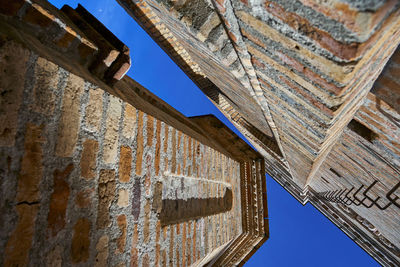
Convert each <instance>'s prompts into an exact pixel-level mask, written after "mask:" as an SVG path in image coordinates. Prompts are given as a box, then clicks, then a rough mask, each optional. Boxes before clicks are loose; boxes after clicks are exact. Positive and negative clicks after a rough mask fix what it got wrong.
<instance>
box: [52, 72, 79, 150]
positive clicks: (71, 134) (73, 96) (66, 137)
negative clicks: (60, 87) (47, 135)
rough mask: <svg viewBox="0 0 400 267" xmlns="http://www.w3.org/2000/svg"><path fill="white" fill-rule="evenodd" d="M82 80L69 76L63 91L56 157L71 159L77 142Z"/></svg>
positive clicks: (72, 75)
mask: <svg viewBox="0 0 400 267" xmlns="http://www.w3.org/2000/svg"><path fill="white" fill-rule="evenodd" d="M83 87H84V80H83V79H82V78H80V77H78V76H76V75H74V74H72V73H71V74H70V76H69V78H68V81H67V85H66V87H65V89H64V96H63V103H62V109H61V118H60V121H59V124H58V137H57V144H56V151H55V152H56V155H57V156H60V157H71V156H72V154H73V152H74V150H75V145H76V142H77V140H78V133H79V125H80V99H81V95H82V92H83Z"/></svg>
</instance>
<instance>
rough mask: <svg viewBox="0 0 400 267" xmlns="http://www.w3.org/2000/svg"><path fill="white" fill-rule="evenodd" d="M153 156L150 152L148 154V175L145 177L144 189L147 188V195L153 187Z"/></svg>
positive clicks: (146, 162)
mask: <svg viewBox="0 0 400 267" xmlns="http://www.w3.org/2000/svg"><path fill="white" fill-rule="evenodd" d="M152 162H153V161H152V156H151V154H150V153H148V154H147V155H146V161H145V164H146V176H145V178H144V189H145V190H146V195H147V196H148V195H149V194H150V189H151V178H152V172H151V166H152Z"/></svg>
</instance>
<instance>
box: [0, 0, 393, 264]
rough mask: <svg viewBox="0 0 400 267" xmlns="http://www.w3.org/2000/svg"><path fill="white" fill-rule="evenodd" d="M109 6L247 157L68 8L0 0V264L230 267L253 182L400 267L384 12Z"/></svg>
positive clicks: (260, 195) (358, 5)
mask: <svg viewBox="0 0 400 267" xmlns="http://www.w3.org/2000/svg"><path fill="white" fill-rule="evenodd" d="M118 2H119V3H120V4H121V5H122V6H123V7H124V8H125V10H126V11H127V12H128V13H129V14H130V15H131V16H132V17H133V18H134V19H135V20H136V21H137V22H138V23H139V24H140V25H141V26H142V27H143V28H144V29H145V30H146V31H147V32H148V34H149V35H150V36H151V37H152V38H153V39H154V40H155V41H156V42H157V43H158V44H159V45H160V47H162V48H163V49H164V50H165V52H166V53H167V54H168V55H169V56H170V57H171V58H172V59H173V60H174V61H175V62H176V64H178V65H179V66H180V67H181V69H182V70H183V71H184V72H185V73H186V74H187V75H188V77H190V78H191V79H192V80H193V81H194V82H195V83H196V85H197V86H198V87H199V88H200V89H201V90H202V91H203V92H204V93H205V94H206V95H207V96H208V97H209V99H210V100H211V101H212V102H213V103H214V104H215V105H216V106H217V107H218V108H219V109H220V110H221V112H222V113H223V114H224V115H225V116H226V117H227V118H228V119H230V120H231V121H232V123H233V124H234V125H235V126H236V127H237V129H238V130H239V131H240V132H242V133H243V135H244V136H245V137H246V138H247V139H248V140H249V141H250V142H251V143H252V144H253V146H254V147H255V148H256V149H257V151H254V150H253V149H252V148H251V147H250V146H248V145H247V144H246V143H245V142H244V141H242V140H240V139H239V138H238V137H237V136H236V135H234V134H233V133H232V132H231V131H230V130H228V129H227V128H226V127H225V126H223V125H222V124H221V122H219V121H218V120H217V119H216V118H214V117H212V116H202V117H194V118H186V117H184V116H183V115H182V114H180V113H178V112H177V111H175V110H174V109H173V108H171V107H170V106H168V105H167V104H166V103H165V102H163V101H162V100H160V99H159V98H157V97H156V96H154V95H153V94H151V93H150V92H149V91H147V90H146V89H145V88H143V87H142V86H140V85H139V84H138V83H137V82H135V81H134V80H132V79H131V78H129V77H127V76H125V73H126V72H127V70H128V69H129V67H130V57H129V49H128V48H127V47H126V46H125V45H124V44H123V43H121V42H120V41H119V40H118V39H117V38H116V37H115V36H114V35H113V34H112V33H111V32H109V31H108V30H107V29H106V28H105V27H104V26H103V25H102V24H101V23H99V22H98V21H97V20H96V19H95V18H94V17H93V16H92V15H91V14H90V13H88V12H87V11H86V10H85V9H84V8H83V7H81V6H78V7H77V8H75V9H73V8H71V7H69V6H64V7H63V8H62V9H61V10H58V9H56V8H55V7H53V6H52V5H51V4H49V3H48V2H47V1H45V0H0V97H1V98H0V178H1V179H0V183H1V194H0V214H1V216H2V217H1V220H0V252H1V253H0V255H1V258H0V265H4V266H27V265H29V266H43V265H46V264H47V265H49V266H69V265H72V264H76V265H88V266H92V265H96V266H105V265H108V266H128V265H130V266H189V265H193V266H204V265H210V266H236V265H243V264H244V262H246V260H247V259H248V258H249V257H250V256H251V255H252V254H253V253H254V252H255V250H256V249H257V248H259V246H261V244H262V243H263V242H265V241H266V239H267V238H268V235H269V233H268V215H267V206H266V188H265V177H264V174H265V172H267V173H269V174H270V175H271V176H272V177H273V178H274V179H275V180H277V181H278V182H279V183H280V184H281V185H282V186H283V187H284V188H285V189H286V190H287V191H288V192H289V193H290V194H292V195H293V196H294V197H295V198H296V199H298V200H299V201H300V202H301V203H303V204H305V203H307V202H310V203H311V204H312V205H314V206H315V207H316V208H317V209H319V210H320V211H321V212H322V213H323V214H324V215H326V216H327V217H328V218H329V219H330V220H331V221H332V222H333V223H335V224H336V225H337V226H338V227H339V228H340V229H342V230H343V231H344V232H345V233H346V234H347V235H348V236H349V237H350V238H352V239H353V240H354V241H355V242H356V243H357V244H358V245H360V246H361V247H362V248H363V249H364V250H365V251H366V252H368V253H369V254H370V255H371V256H372V257H374V258H375V259H376V260H377V261H378V262H379V263H380V264H382V265H384V266H400V227H399V225H400V197H399V196H400V128H399V126H400V115H399V113H400V91H399V90H400V49H399V48H397V47H398V45H399V43H400V2H399V1H398V0H387V1H384V0H368V1H365V0H352V1H350V0H327V1H319V0H290V1H286V0H271V1H267V0H175V1H173V0H118Z"/></svg>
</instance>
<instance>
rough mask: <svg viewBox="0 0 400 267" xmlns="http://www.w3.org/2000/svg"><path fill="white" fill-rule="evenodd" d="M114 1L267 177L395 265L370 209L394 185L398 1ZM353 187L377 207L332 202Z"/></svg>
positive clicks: (399, 258) (386, 219)
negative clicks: (252, 152) (233, 130)
mask: <svg viewBox="0 0 400 267" xmlns="http://www.w3.org/2000/svg"><path fill="white" fill-rule="evenodd" d="M118 2H119V3H120V4H121V5H122V6H123V7H124V8H125V9H126V10H128V12H129V13H130V15H131V16H132V17H133V18H134V19H135V20H136V21H137V22H138V23H139V24H140V25H141V26H142V27H143V28H144V29H145V30H146V31H147V32H148V33H149V35H150V36H151V37H152V38H153V39H154V40H155V41H156V42H157V43H158V44H159V45H160V46H161V47H162V48H163V49H164V51H166V52H167V53H168V54H169V55H170V57H171V58H172V59H173V60H174V61H175V62H176V63H177V64H178V65H179V66H180V67H181V68H182V69H183V70H184V71H185V73H186V74H187V75H188V76H189V77H190V78H191V79H192V80H193V81H194V83H196V85H198V87H199V88H200V89H201V90H202V91H203V92H204V93H205V94H206V95H207V96H208V97H209V98H210V99H211V100H212V101H213V102H214V104H215V105H216V106H217V107H218V108H219V109H220V111H221V112H222V113H223V114H224V115H225V116H226V117H227V118H228V119H230V120H231V122H232V123H233V125H235V126H236V127H237V129H238V130H239V131H240V132H241V133H242V134H243V135H244V136H245V137H246V138H247V139H248V140H249V141H250V142H251V143H252V145H253V146H254V147H255V148H256V149H257V150H258V151H259V152H260V153H261V154H262V155H263V157H264V158H265V162H266V166H267V168H266V171H267V172H268V173H269V174H270V175H271V176H272V177H273V178H275V179H276V180H277V181H278V182H279V183H280V184H281V185H282V186H283V187H285V189H286V190H287V191H289V192H290V193H291V194H292V195H293V196H294V197H295V198H297V199H298V200H299V201H300V202H301V203H302V204H305V203H307V202H308V201H310V202H311V203H312V204H313V205H315V206H316V207H317V208H318V209H319V210H320V211H321V212H322V213H323V214H325V215H326V216H327V217H328V218H330V219H331V220H332V221H333V222H334V223H335V224H337V225H338V226H339V227H340V229H342V230H343V231H344V232H345V233H346V234H347V235H348V236H350V237H351V238H352V239H354V241H355V242H356V243H357V244H359V245H360V246H361V247H362V248H363V249H364V250H365V251H367V252H368V253H369V254H371V256H373V257H374V258H375V259H376V260H377V261H378V262H379V263H380V264H382V265H384V266H397V265H399V264H400V254H399V253H398V252H399V251H400V249H399V248H400V243H399V237H400V233H399V231H398V227H396V225H399V221H398V219H397V218H399V216H398V215H399V212H398V208H397V207H396V206H395V205H394V204H390V206H388V208H386V209H384V210H381V209H380V208H379V207H381V208H382V207H384V206H385V205H387V204H388V203H390V201H389V198H388V197H387V194H388V192H389V190H390V189H392V188H394V187H395V186H396V185H397V184H398V182H399V179H398V177H399V175H400V172H399V169H398V166H399V162H398V161H399V160H398V159H399V151H400V150H399V149H400V146H399V142H398V140H399V123H398V121H399V118H398V117H399V108H398V107H399V90H398V88H399V86H400V81H399V79H398V77H399V71H400V69H399V52H398V51H399V50H398V48H397V46H398V45H399V43H400V4H399V2H398V1H395V0H389V1H346V0H334V1H314V0H299V1H283V0H271V1H231V0H211V1H206V0H201V1H194V0H188V1H169V0H156V1H147V0H139V1H134V3H133V2H132V1H129V0H119V1H118ZM396 48H397V50H396ZM393 53H394V54H393ZM392 54H393V55H392ZM387 62H389V63H388V64H387ZM381 72H382V73H381ZM371 88H372V91H371V92H369V91H370V89H371ZM170 133H172V136H171V138H172V141H171V143H172V146H173V148H172V158H171V159H170V160H168V161H166V162H165V166H168V165H171V166H168V168H169V170H171V172H172V173H178V174H180V173H181V172H182V167H183V168H186V166H187V164H188V162H186V161H183V165H181V164H180V163H177V161H178V159H179V157H180V153H179V152H177V150H175V148H174V147H175V146H176V147H177V149H178V150H179V148H180V147H179V146H180V142H181V139H180V138H181V137H180V135H179V134H180V133H179V132H178V131H175V130H174V129H173V130H172V131H171V132H170ZM213 138H215V137H214V136H213ZM190 146H191V145H189V147H190ZM193 146H195V145H193ZM183 149H184V151H186V148H185V147H184V148H183ZM189 151H190V150H189ZM192 156H193V157H195V154H192ZM189 158H191V156H190V155H189ZM213 160H216V159H211V161H208V162H213ZM217 161H218V159H217ZM217 164H218V163H217ZM188 170H189V171H190V172H191V173H197V172H198V171H199V168H198V165H197V164H196V163H195V162H193V163H192V164H189V166H188ZM218 173H219V170H212V175H213V177H215V176H218V175H219V174H218ZM374 181H378V182H377V183H375V184H372V183H373V182H374ZM370 185H373V187H372V188H371V189H370V190H369V191H368V192H367V191H365V190H366V188H367V187H368V186H370ZM360 186H363V189H362V188H361V189H360V190H361V191H360V192H359V194H360V196H363V194H367V195H368V196H370V197H371V198H375V197H379V199H378V200H379V201H377V202H376V203H372V206H371V207H368V205H367V204H366V203H364V204H365V205H361V206H357V205H356V204H354V203H352V204H348V205H350V206H348V207H347V206H346V205H344V204H343V203H339V204H338V203H337V202H341V201H340V200H338V195H339V193H340V192H346V193H349V191H350V190H351V188H353V187H354V189H353V192H352V194H351V195H352V196H353V194H354V192H355V191H356V190H357V189H358V188H360ZM212 190H215V189H212ZM339 190H340V191H339ZM344 190H345V191H344ZM328 193H329V194H328ZM333 193H336V195H334V194H333ZM324 194H325V197H324ZM326 194H328V195H326ZM339 197H340V195H339ZM343 197H344V194H343V193H342V195H341V198H343ZM363 197H364V196H363ZM351 199H353V198H351ZM342 202H343V200H342ZM347 202H349V201H347ZM370 202H371V201H369V202H368V203H370ZM366 225H368V226H366ZM371 229H376V230H371ZM178 235H179V237H181V236H180V234H178ZM206 238H207V237H206ZM207 242H209V244H212V245H214V244H215V243H216V240H215V238H213V239H212V240H210V239H207ZM217 243H218V242H217ZM232 246H233V245H232ZM214 252H215V251H214ZM174 253H182V250H180V249H178V251H176V252H174ZM215 253H217V252H215ZM251 254H252V253H250V254H248V255H247V256H246V257H245V258H243V259H241V260H243V261H242V262H245V261H246V260H247V259H248V257H249V256H251ZM169 255H173V254H171V252H170V254H169ZM228 258H229V257H228ZM229 259H230V260H233V258H232V257H231V258H229ZM223 262H224V261H219V260H217V263H218V264H222V263H223ZM231 262H235V261H231ZM225 263H226V262H225ZM235 263H238V262H235ZM173 264H175V265H176V262H173Z"/></svg>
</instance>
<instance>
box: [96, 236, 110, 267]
mask: <svg viewBox="0 0 400 267" xmlns="http://www.w3.org/2000/svg"><path fill="white" fill-rule="evenodd" d="M108 241H109V238H108V236H107V235H103V236H101V237H100V238H99V241H97V244H96V251H97V254H96V262H95V264H94V266H95V267H103V266H107V260H108Z"/></svg>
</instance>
